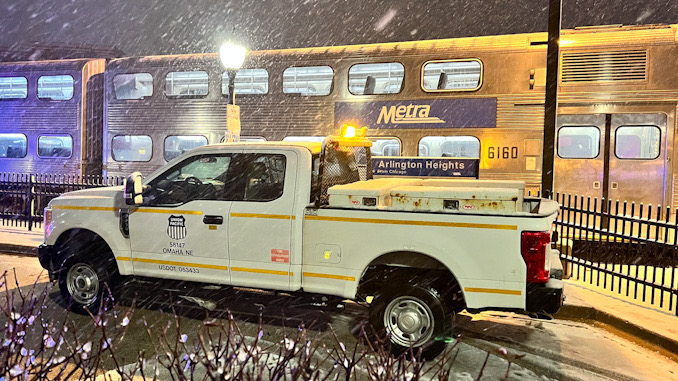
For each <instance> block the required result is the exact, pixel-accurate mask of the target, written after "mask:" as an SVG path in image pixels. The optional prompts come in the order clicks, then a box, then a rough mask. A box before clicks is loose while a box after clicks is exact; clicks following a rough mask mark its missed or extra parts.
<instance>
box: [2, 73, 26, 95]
mask: <svg viewBox="0 0 678 381" xmlns="http://www.w3.org/2000/svg"><path fill="white" fill-rule="evenodd" d="M27 96H28V80H27V79H26V77H0V100H3V99H26V97H27Z"/></svg>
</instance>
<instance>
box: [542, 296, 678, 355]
mask: <svg viewBox="0 0 678 381" xmlns="http://www.w3.org/2000/svg"><path fill="white" fill-rule="evenodd" d="M554 316H555V317H557V318H559V319H567V320H579V321H582V320H583V321H593V322H599V323H603V324H607V325H609V326H611V327H614V328H616V329H618V330H620V331H622V332H625V333H627V334H629V335H631V336H634V337H636V338H638V339H640V340H642V341H644V342H648V343H651V344H653V345H656V346H658V347H660V348H662V349H664V350H667V351H669V353H670V354H673V355H674V356H675V354H677V353H678V341H676V340H673V339H671V338H668V337H666V336H663V335H660V334H658V333H656V332H653V331H650V330H649V329H646V328H644V327H641V326H639V325H636V324H632V323H630V322H628V321H626V320H624V319H622V318H619V317H617V316H614V315H611V314H609V313H607V312H603V311H600V310H597V309H595V308H594V307H587V306H577V305H572V304H564V305H563V306H562V307H561V308H560V310H559V311H558V312H557V313H556V314H555V315H554Z"/></svg>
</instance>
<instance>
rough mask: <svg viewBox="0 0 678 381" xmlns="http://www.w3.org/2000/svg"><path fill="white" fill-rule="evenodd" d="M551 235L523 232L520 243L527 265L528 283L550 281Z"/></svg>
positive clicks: (547, 233) (548, 233) (546, 232)
mask: <svg viewBox="0 0 678 381" xmlns="http://www.w3.org/2000/svg"><path fill="white" fill-rule="evenodd" d="M550 244H551V233H550V232H548V231H545V232H523V235H522V239H521V241H520V253H521V254H522V255H523V260H524V261H525V264H526V265H527V282H528V283H546V282H548V281H549V267H550V266H549V263H548V262H547V259H548V258H547V255H548V254H549V251H550V250H548V249H550Z"/></svg>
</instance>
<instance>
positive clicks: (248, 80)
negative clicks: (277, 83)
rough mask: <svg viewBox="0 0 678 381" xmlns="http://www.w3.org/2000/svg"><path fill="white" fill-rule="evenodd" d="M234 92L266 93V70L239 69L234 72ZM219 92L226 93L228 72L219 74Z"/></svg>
mask: <svg viewBox="0 0 678 381" xmlns="http://www.w3.org/2000/svg"><path fill="white" fill-rule="evenodd" d="M234 86H235V94H236V96H238V95H251V94H268V71H266V69H240V70H238V72H237V73H236V74H235V83H234ZM221 94H223V95H228V72H224V74H223V75H222V76H221Z"/></svg>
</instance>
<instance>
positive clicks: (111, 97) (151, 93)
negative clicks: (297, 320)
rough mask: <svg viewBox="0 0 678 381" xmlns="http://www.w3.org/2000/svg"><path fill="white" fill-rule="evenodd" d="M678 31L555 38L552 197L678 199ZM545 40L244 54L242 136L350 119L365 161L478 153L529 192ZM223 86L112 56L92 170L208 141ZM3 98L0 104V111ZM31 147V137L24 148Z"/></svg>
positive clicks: (496, 175)
mask: <svg viewBox="0 0 678 381" xmlns="http://www.w3.org/2000/svg"><path fill="white" fill-rule="evenodd" d="M677 29H678V25H648V26H605V27H592V28H576V29H574V30H563V31H562V32H561V41H560V43H561V67H560V79H559V109H558V121H557V131H556V152H555V153H556V158H555V173H554V178H555V190H556V191H558V192H567V193H577V194H580V195H584V196H593V197H604V198H607V199H622V200H629V201H636V202H644V203H645V204H648V203H651V204H652V205H659V204H661V205H664V206H669V207H676V206H678V199H677V197H678V196H676V192H674V188H675V183H676V176H675V173H676V170H677V169H678V168H676V166H675V165H674V162H673V160H672V156H673V151H674V144H675V143H674V141H675V139H674V133H675V130H676V107H677V106H678V71H676V70H675V67H674V66H675V65H674V64H673V62H675V61H676V60H677V59H678V47H677V41H678V37H677V35H676V31H677ZM546 39H547V36H546V33H527V34H516V35H503V36H484V37H469V38H456V39H445V40H432V41H414V42H403V43H386V44H372V45H352V46H335V47H317V48H300V49H283V50H267V51H254V52H250V54H249V55H248V57H247V59H246V62H245V64H244V68H243V69H241V70H240V71H238V73H237V75H236V78H235V93H236V104H238V105H240V107H241V123H242V136H243V138H244V139H266V140H281V139H296V140H299V139H301V140H309V139H319V137H320V136H323V135H326V134H328V133H330V132H333V131H335V130H336V129H337V128H338V127H340V126H341V125H343V124H346V123H354V124H356V125H358V126H369V133H370V134H371V137H372V139H373V140H374V143H375V144H374V147H373V152H372V153H373V156H406V157H466V158H478V159H479V162H480V168H479V177H480V178H484V179H516V180H524V181H526V182H527V184H528V187H527V188H526V189H527V191H536V190H538V189H539V187H540V184H539V182H540V179H541V162H542V144H543V143H542V140H543V128H544V127H543V125H544V120H543V119H544V95H545V78H546V70H545V67H546ZM74 78H75V77H74ZM31 81H34V80H32V79H31ZM227 83H228V78H227V74H226V71H225V70H224V69H223V68H222V67H221V65H220V63H219V60H218V57H217V55H216V54H200V55H178V56H154V57H134V58H122V59H115V60H111V61H110V62H109V63H108V65H107V67H106V70H105V81H104V87H105V96H104V97H103V99H104V100H103V101H102V103H103V107H104V108H105V112H104V117H103V121H104V123H103V138H102V139H101V144H102V147H103V151H102V152H103V156H102V158H101V160H102V162H103V165H104V166H103V171H104V173H105V174H107V175H126V174H128V173H129V172H131V171H133V170H141V171H142V172H144V173H148V172H150V171H151V170H153V169H155V168H157V167H159V166H160V165H162V164H164V163H165V162H167V161H168V160H170V159H172V158H173V157H175V156H176V155H178V154H180V153H181V152H182V151H184V150H187V149H191V148H194V147H196V146H199V145H203V144H207V143H214V142H218V141H220V140H221V139H222V138H223V136H224V131H225V128H226V104H227V103H228V86H227ZM76 87H77V86H76ZM6 103H7V104H9V103H12V101H9V102H6V101H2V102H0V107H2V105H4V104H6ZM38 105H39V103H36V104H35V105H34V106H35V108H36V109H37V108H38V107H37V106H38ZM2 128H3V131H2V132H3V133H18V132H16V131H17V127H14V126H12V127H8V128H6V127H5V125H3V127H2ZM92 136H95V135H94V134H93V135H92ZM27 139H28V138H27ZM31 139H33V140H36V139H37V137H33V138H31ZM8 144H9V143H8ZM31 144H32V146H31ZM36 144H37V141H35V142H29V143H28V152H30V150H31V149H33V150H37V149H36V148H31V147H36ZM5 159H6V158H2V160H0V163H2V164H3V165H5V162H7V163H8V164H7V165H8V166H7V167H2V168H9V162H11V161H12V160H14V159H6V160H5ZM35 160H36V162H37V161H39V160H43V161H46V160H47V159H43V158H41V157H37V156H36V157H35ZM78 160H79V158H78ZM67 161H68V160H66V159H64V160H63V162H64V164H62V165H70V164H67V163H66V162H67ZM55 162H56V161H55ZM43 168H45V167H40V168H38V167H37V166H34V167H26V168H23V167H21V168H19V167H13V169H11V170H15V171H16V170H21V171H29V170H30V171H36V170H40V171H45V170H44V169H43ZM6 170H9V169H6ZM49 170H52V169H49Z"/></svg>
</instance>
